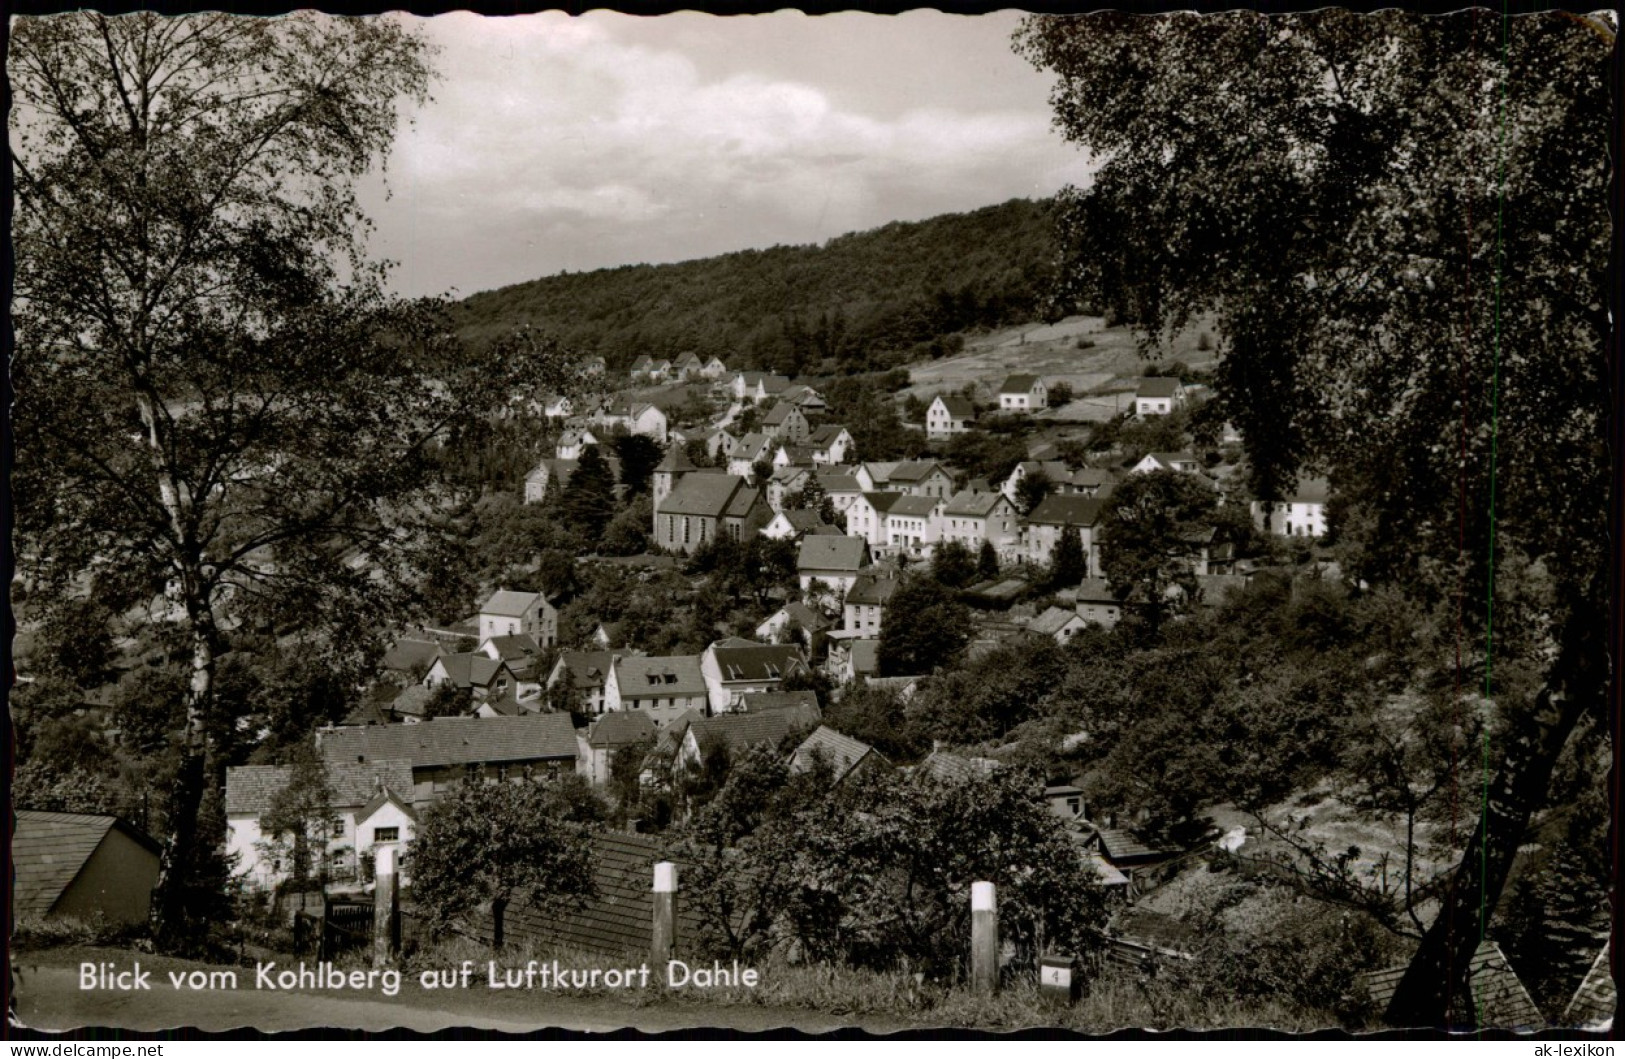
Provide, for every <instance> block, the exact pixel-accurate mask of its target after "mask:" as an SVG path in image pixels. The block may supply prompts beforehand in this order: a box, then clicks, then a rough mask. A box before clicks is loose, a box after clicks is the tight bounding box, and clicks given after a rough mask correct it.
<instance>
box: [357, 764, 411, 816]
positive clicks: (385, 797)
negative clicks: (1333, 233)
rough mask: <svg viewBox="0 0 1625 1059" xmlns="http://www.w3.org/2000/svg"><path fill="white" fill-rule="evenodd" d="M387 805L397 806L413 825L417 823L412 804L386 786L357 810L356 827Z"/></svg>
mask: <svg viewBox="0 0 1625 1059" xmlns="http://www.w3.org/2000/svg"><path fill="white" fill-rule="evenodd" d="M407 775H408V776H410V775H411V773H407ZM408 789H410V788H408ZM386 805H393V806H395V808H397V809H399V810H400V811H401V814H402V815H404V816H405V817H406V818H407V819H408V820H410V821H412V822H413V823H416V822H417V819H418V814H417V813H415V812H413V811H412V804H411V803H410V802H409V801H407V800H405V799H403V798H402V797H401V796H400V795H398V794H396V793H395V792H394V791H393V790H392V789H390V787H388V786H387V785H386V786H383V787H380V788H379V789H378V793H377V794H374V795H373V796H372V798H371V800H370V801H368V802H367V804H366V805H363V806H362V807H361V808H359V809H357V810H356V813H355V823H356V826H357V827H360V826H361V825H362V823H364V822H365V821H367V820H370V819H371V818H372V814H373V813H376V812H377V811H378V810H380V809H382V808H383V807H384V806H386Z"/></svg>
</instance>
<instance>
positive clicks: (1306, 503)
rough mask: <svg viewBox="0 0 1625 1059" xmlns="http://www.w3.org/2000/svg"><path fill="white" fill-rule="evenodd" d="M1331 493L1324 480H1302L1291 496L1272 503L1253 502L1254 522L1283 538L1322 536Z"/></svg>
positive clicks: (1260, 527)
mask: <svg viewBox="0 0 1625 1059" xmlns="http://www.w3.org/2000/svg"><path fill="white" fill-rule="evenodd" d="M1330 494H1331V486H1330V484H1329V483H1328V482H1327V481H1326V479H1324V478H1301V479H1299V480H1298V482H1297V484H1296V486H1295V487H1294V488H1293V490H1292V493H1291V495H1290V496H1286V497H1283V498H1281V499H1280V500H1274V501H1271V500H1254V501H1253V502H1252V515H1253V523H1254V524H1255V525H1256V526H1257V527H1258V528H1259V529H1261V530H1263V531H1265V532H1266V533H1274V534H1276V535H1278V536H1282V537H1324V536H1325V535H1326V500H1327V497H1328V496H1330Z"/></svg>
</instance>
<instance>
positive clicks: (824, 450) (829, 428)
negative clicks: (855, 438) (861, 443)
mask: <svg viewBox="0 0 1625 1059" xmlns="http://www.w3.org/2000/svg"><path fill="white" fill-rule="evenodd" d="M807 444H808V445H810V446H812V450H813V456H812V458H813V462H814V463H818V464H836V463H845V462H846V454H847V453H848V452H849V451H851V448H852V435H851V433H850V432H849V431H848V430H847V429H846V427H844V426H842V425H841V424H839V423H830V424H826V425H825V426H821V427H819V428H818V429H817V430H815V431H813V432H812V433H811V434H809V435H807Z"/></svg>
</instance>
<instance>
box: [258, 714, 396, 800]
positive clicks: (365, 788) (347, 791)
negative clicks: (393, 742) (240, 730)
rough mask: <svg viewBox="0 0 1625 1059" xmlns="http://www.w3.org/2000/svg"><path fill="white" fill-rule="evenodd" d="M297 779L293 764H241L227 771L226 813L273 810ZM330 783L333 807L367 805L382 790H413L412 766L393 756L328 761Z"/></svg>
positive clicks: (375, 729) (360, 729) (358, 730)
mask: <svg viewBox="0 0 1625 1059" xmlns="http://www.w3.org/2000/svg"><path fill="white" fill-rule="evenodd" d="M416 727H419V726H418V725H390V726H388V727H387V728H356V729H350V730H351V731H357V732H366V731H389V730H400V731H405V730H406V729H408V728H416ZM292 777H293V766H292V765H237V766H234V767H232V768H228V769H227V770H226V814H227V815H228V816H242V815H248V814H254V815H258V814H260V813H263V812H265V811H266V810H267V809H269V808H271V805H272V803H273V802H274V801H275V800H276V797H277V795H279V794H281V793H282V791H283V790H284V789H285V788H286V787H287V786H288V781H289V780H290V779H291V778H292ZM327 783H328V786H329V787H330V788H331V789H332V791H333V807H334V808H335V809H347V808H350V807H352V806H357V805H365V804H367V802H368V801H370V800H371V799H372V797H373V795H375V794H377V793H378V791H379V789H380V788H383V787H391V788H393V789H395V790H398V791H409V790H411V789H412V763H411V762H410V761H408V760H406V759H405V757H404V756H402V757H392V758H386V759H382V760H375V761H370V762H365V763H358V762H354V761H350V762H340V761H332V760H329V761H328V762H327Z"/></svg>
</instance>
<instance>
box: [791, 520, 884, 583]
mask: <svg viewBox="0 0 1625 1059" xmlns="http://www.w3.org/2000/svg"><path fill="white" fill-rule="evenodd" d="M868 559H869V547H868V544H867V542H866V541H864V540H863V538H861V537H850V536H844V535H825V534H812V535H809V536H806V537H803V538H801V544H800V546H799V548H798V549H797V551H796V574H797V575H798V576H799V578H800V580H801V590H802V591H803V592H806V591H807V590H809V589H810V588H811V587H812V583H813V582H814V581H821V582H823V584H824V585H826V586H828V587H829V588H830V589H832V590H833V591H835V592H836V593H837V594H844V593H845V592H846V590H847V589H849V588H851V587H852V583H853V582H854V581H856V580H857V579H858V571H859V570H861V569H863V567H864V565H865V564H866V563H867V562H868Z"/></svg>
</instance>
